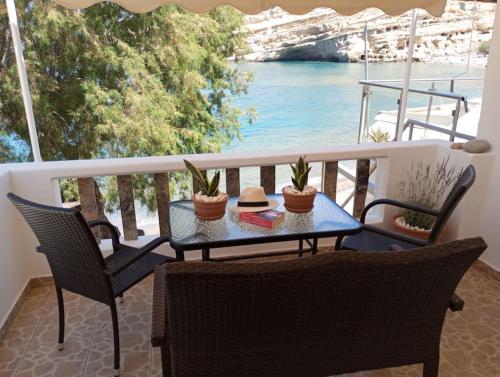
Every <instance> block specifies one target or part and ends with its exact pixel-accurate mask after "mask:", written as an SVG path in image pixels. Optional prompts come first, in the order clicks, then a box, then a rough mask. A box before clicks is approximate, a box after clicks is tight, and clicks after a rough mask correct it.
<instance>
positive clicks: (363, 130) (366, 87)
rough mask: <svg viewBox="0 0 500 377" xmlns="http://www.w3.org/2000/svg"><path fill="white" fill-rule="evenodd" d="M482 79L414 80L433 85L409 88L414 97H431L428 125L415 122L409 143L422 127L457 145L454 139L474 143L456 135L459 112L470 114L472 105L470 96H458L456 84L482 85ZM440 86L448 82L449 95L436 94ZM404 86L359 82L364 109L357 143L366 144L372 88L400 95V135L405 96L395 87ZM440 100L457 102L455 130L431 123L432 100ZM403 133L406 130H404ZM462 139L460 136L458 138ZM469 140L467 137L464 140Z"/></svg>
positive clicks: (453, 122) (392, 83)
mask: <svg viewBox="0 0 500 377" xmlns="http://www.w3.org/2000/svg"><path fill="white" fill-rule="evenodd" d="M481 80H483V79H481V78H477V77H451V78H434V79H412V80H411V82H412V83H417V82H429V83H431V85H430V88H429V89H415V88H410V89H409V93H414V94H417V95H424V96H428V97H429V100H428V105H427V114H426V122H421V121H412V122H413V123H412V122H410V124H411V123H412V124H413V126H412V127H411V132H410V138H409V140H412V137H413V132H412V131H413V127H414V126H419V127H423V128H425V129H429V130H433V131H437V132H440V133H443V134H445V135H448V136H449V140H450V141H454V140H455V137H461V138H464V139H467V140H469V139H471V138H473V136H471V135H465V134H463V133H459V132H457V126H458V120H459V117H460V112H461V110H462V106H463V109H464V111H465V112H468V111H469V105H468V102H467V96H465V95H463V94H459V93H456V92H455V84H456V82H457V81H481ZM438 82H449V83H450V84H449V91H448V92H444V91H438V90H436V83H438ZM398 83H402V80H361V81H359V84H361V85H362V86H363V88H362V93H361V109H360V119H359V129H358V143H363V142H364V141H366V139H367V137H368V126H369V125H368V121H369V109H370V97H371V95H372V94H373V92H372V90H371V88H372V87H376V88H382V89H389V90H396V91H399V92H400V94H399V98H398V101H397V117H396V130H395V134H396V135H397V134H398V128H397V125H398V124H399V120H400V117H401V116H402V114H401V103H402V100H401V99H402V98H401V97H402V93H403V87H402V86H398V85H396V84H398ZM434 97H438V98H444V99H448V100H452V101H454V102H455V109H454V110H453V111H452V114H451V116H452V127H451V131H450V130H448V129H447V128H445V127H442V126H440V125H437V124H431V123H429V120H430V115H431V112H432V104H433V98H434ZM406 128H408V126H406V125H405V129H406ZM403 131H404V130H403ZM459 135H460V136H459ZM463 136H466V137H463Z"/></svg>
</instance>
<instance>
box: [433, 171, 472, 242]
mask: <svg viewBox="0 0 500 377" xmlns="http://www.w3.org/2000/svg"><path fill="white" fill-rule="evenodd" d="M475 179H476V170H475V169H474V166H472V165H469V166H467V168H466V169H465V170H464V171H463V172H462V173H461V174H460V176H459V177H458V179H457V182H456V183H455V184H454V185H453V187H452V189H451V190H450V192H449V194H448V196H447V197H446V200H445V201H444V203H443V206H442V207H441V210H440V211H439V216H438V217H437V218H436V222H435V223H434V226H433V227H432V230H431V232H430V234H429V243H434V242H436V241H437V240H438V237H439V234H440V233H441V231H442V230H443V228H444V226H445V225H446V222H447V221H448V219H449V218H450V216H451V214H452V213H453V211H454V210H455V208H457V206H458V204H459V203H460V200H462V198H463V196H464V195H465V193H466V192H467V191H468V190H469V189H470V188H471V186H472V184H473V183H474V181H475Z"/></svg>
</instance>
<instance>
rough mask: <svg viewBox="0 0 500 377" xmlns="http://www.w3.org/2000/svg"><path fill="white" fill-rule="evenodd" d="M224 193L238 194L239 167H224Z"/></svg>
mask: <svg viewBox="0 0 500 377" xmlns="http://www.w3.org/2000/svg"><path fill="white" fill-rule="evenodd" d="M226 194H228V195H229V196H239V195H240V169H239V168H230V169H226Z"/></svg>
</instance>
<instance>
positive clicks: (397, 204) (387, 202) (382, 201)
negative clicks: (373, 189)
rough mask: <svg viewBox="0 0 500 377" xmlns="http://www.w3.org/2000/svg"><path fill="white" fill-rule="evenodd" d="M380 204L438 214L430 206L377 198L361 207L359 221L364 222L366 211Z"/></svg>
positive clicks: (432, 214) (433, 214)
mask: <svg viewBox="0 0 500 377" xmlns="http://www.w3.org/2000/svg"><path fill="white" fill-rule="evenodd" d="M381 204H385V205H391V206H394V207H399V208H404V209H409V210H411V211H415V212H421V213H425V214H427V215H431V216H438V215H439V211H437V210H435V209H430V208H425V207H421V206H416V205H412V204H408V203H403V202H400V201H398V200H394V199H377V200H374V201H372V202H370V203H368V205H367V206H366V207H365V208H364V209H363V212H361V217H360V219H359V221H360V222H362V223H363V224H364V223H365V219H366V214H367V213H368V211H369V210H370V209H371V208H373V207H375V206H377V205H381Z"/></svg>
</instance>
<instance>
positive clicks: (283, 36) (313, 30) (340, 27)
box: [244, 1, 495, 62]
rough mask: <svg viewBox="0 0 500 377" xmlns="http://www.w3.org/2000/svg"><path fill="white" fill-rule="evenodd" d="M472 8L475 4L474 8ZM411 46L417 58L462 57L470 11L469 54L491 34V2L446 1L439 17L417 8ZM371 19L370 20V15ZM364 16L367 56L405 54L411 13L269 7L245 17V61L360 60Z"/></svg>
mask: <svg viewBox="0 0 500 377" xmlns="http://www.w3.org/2000/svg"><path fill="white" fill-rule="evenodd" d="M474 7H477V8H474ZM419 15H420V16H419V22H418V29H417V40H416V48H415V54H414V57H415V60H416V61H433V60H437V61H441V60H446V59H447V58H450V59H455V58H457V57H459V58H462V59H465V58H466V56H467V52H468V50H469V43H470V31H471V27H472V23H473V20H472V17H473V16H474V25H475V27H474V32H473V46H472V49H471V51H472V52H473V54H472V55H473V56H477V55H480V54H478V53H477V49H478V46H479V44H480V43H481V42H483V41H489V40H490V39H491V33H492V28H493V22H494V17H495V4H488V3H477V4H474V2H461V1H449V2H448V6H447V9H446V12H445V14H444V15H443V16H442V17H440V18H435V17H432V16H430V15H428V14H427V13H426V12H425V11H422V10H421V11H420V13H419ZM374 18H375V19H374ZM367 21H368V43H369V50H368V51H369V52H368V57H369V60H370V61H390V62H392V61H401V60H404V59H406V56H407V40H408V34H409V26H410V22H411V13H406V14H403V15H401V16H399V17H391V16H386V15H384V14H383V13H382V12H381V11H379V10H376V9H369V10H366V11H364V12H360V13H358V14H356V15H354V16H348V17H346V16H342V15H340V14H338V13H336V12H335V11H333V10H330V9H326V8H321V9H316V10H314V11H312V12H310V13H308V14H306V15H303V16H294V15H290V14H288V13H286V12H284V11H283V10H281V9H280V8H272V9H270V10H268V11H265V12H263V13H260V14H258V15H255V16H247V17H246V28H247V31H248V43H249V45H250V49H251V52H250V53H249V54H247V55H246V56H245V57H244V59H246V60H250V61H275V60H326V61H340V62H357V61H362V60H364V26H365V22H367Z"/></svg>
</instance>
